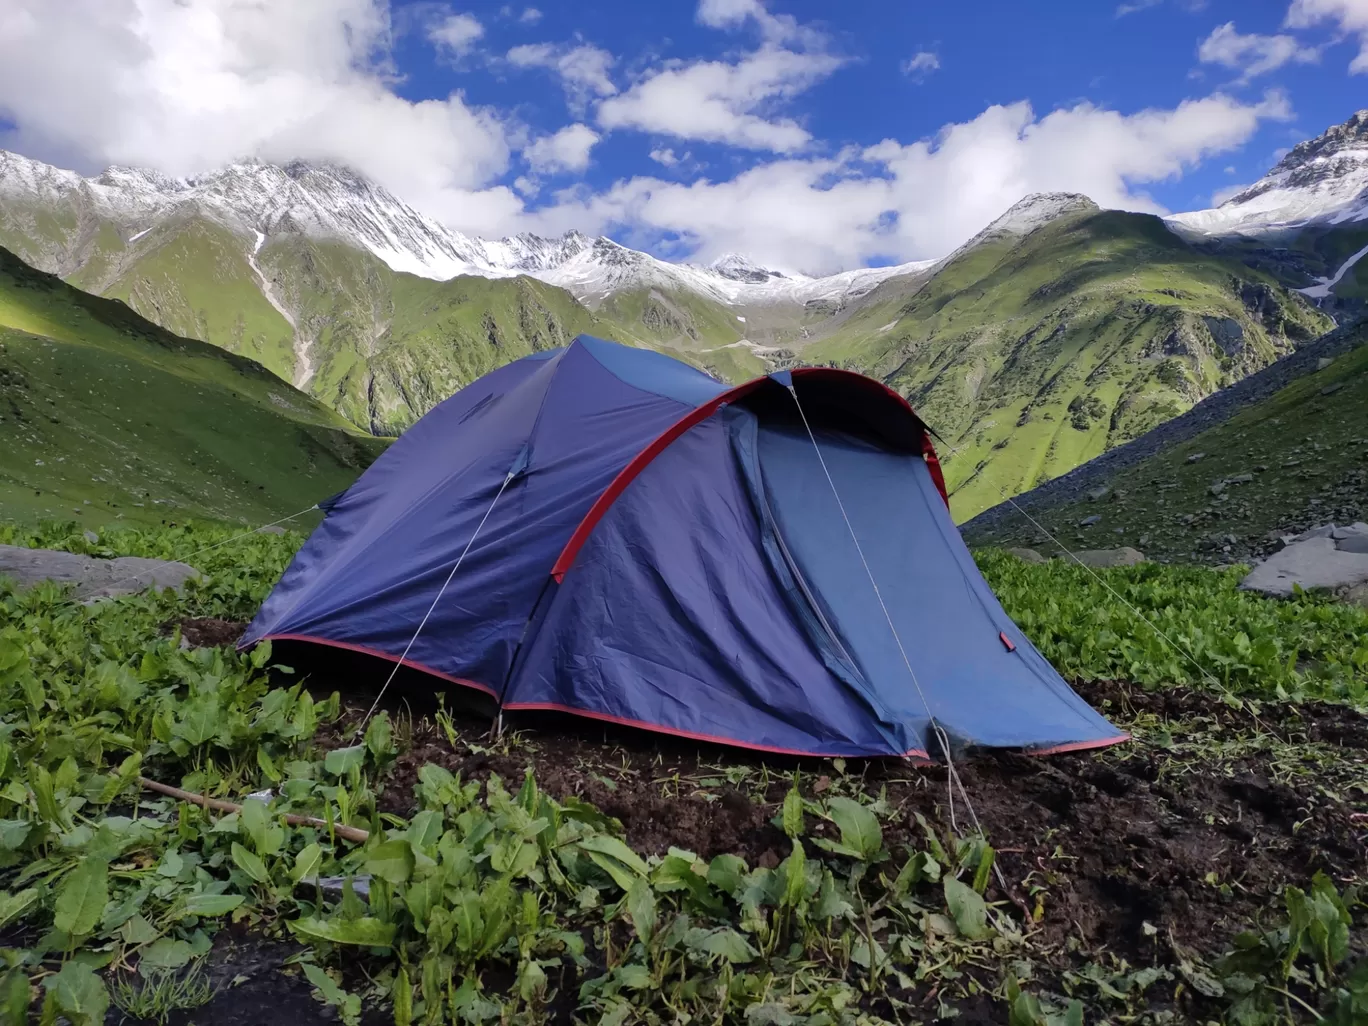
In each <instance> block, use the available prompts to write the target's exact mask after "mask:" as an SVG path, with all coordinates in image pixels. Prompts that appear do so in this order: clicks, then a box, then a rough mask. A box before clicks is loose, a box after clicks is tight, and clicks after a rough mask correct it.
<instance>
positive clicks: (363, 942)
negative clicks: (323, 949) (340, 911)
mask: <svg viewBox="0 0 1368 1026" xmlns="http://www.w3.org/2000/svg"><path fill="white" fill-rule="evenodd" d="M286 925H288V926H289V928H290V930H291V932H292V933H294V934H295V935H296V936H300V937H307V938H309V939H310V940H322V941H328V942H330V943H332V944H356V945H359V946H361V947H364V948H387V947H390V946H391V945H392V944H393V943H394V932H395V925H394V924H393V923H382V922H381V921H380V920H378V919H373V918H370V917H368V916H363V917H362V918H360V919H349V920H341V919H316V918H315V919H295V920H291V921H290V922H289V923H288V924H286Z"/></svg>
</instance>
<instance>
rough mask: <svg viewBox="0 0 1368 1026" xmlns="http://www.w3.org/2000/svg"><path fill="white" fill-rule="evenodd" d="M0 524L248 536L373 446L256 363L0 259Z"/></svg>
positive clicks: (369, 456)
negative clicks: (64, 520)
mask: <svg viewBox="0 0 1368 1026" xmlns="http://www.w3.org/2000/svg"><path fill="white" fill-rule="evenodd" d="M0 377H2V378H3V381H4V386H5V387H4V389H3V399H0V417H3V425H4V433H5V436H6V440H7V441H6V445H5V446H4V447H3V448H0V519H8V520H11V521H20V520H22V521H31V520H33V519H36V518H38V517H42V516H69V515H72V514H78V515H80V516H81V517H82V518H83V519H85V520H88V521H90V522H92V523H93V524H94V523H100V522H104V521H109V520H114V519H124V520H130V521H133V522H160V521H163V520H166V519H180V518H185V517H197V518H208V519H216V520H231V521H236V522H251V523H263V522H267V521H271V520H275V519H277V518H278V517H281V516H284V515H286V514H289V513H293V512H295V511H296V510H298V509H302V508H304V507H306V506H308V505H310V504H312V503H314V502H316V501H318V500H319V499H322V498H326V497H327V496H329V495H332V494H334V493H336V492H337V491H340V490H341V489H342V488H344V487H346V486H347V485H348V484H350V483H351V481H353V480H354V479H355V477H356V476H357V474H359V473H360V471H361V470H362V469H364V468H365V466H367V465H368V464H369V463H370V462H371V460H373V459H374V458H375V456H376V455H378V454H379V452H380V451H381V450H382V449H383V447H384V444H385V443H384V442H383V441H382V440H380V439H375V438H371V437H369V436H365V435H362V434H360V433H359V432H357V431H356V430H355V429H354V428H351V427H350V425H348V424H347V423H346V422H345V421H343V420H342V419H341V418H340V417H338V416H337V415H336V414H335V413H333V412H332V411H331V410H329V409H328V408H326V407H324V406H322V405H321V404H319V403H318V402H316V401H315V400H313V399H311V398H309V397H308V396H305V395H303V394H302V393H300V392H297V391H295V390H294V389H293V388H291V387H290V386H289V385H287V384H285V382H283V381H280V380H279V379H277V378H275V377H274V376H272V375H271V374H269V373H268V372H267V371H266V370H265V369H264V368H262V367H261V366H260V365H258V364H256V363H253V362H251V361H249V360H246V359H243V358H241V357H237V356H233V355H231V354H228V353H225V352H224V351H223V350H221V349H218V348H217V347H214V346H210V345H208V344H205V343H202V342H195V341H193V340H189V339H183V338H177V337H176V336H174V335H172V334H170V333H169V332H167V331H165V330H164V329H162V328H159V327H157V326H155V325H153V324H151V323H149V322H147V321H145V320H143V319H142V318H141V317H139V316H138V315H137V314H135V313H133V312H132V311H131V310H129V309H128V308H127V307H126V306H124V305H123V304H122V303H119V302H116V301H113V300H105V299H99V298H97V297H94V296H90V295H88V294H86V293H83V292H81V291H79V290H77V289H75V288H72V287H71V286H68V285H66V284H64V283H63V282H61V281H60V280H59V279H56V278H54V277H52V276H50V275H45V274H42V273H41V272H38V271H34V270H33V269H32V268H29V267H28V266H27V265H25V264H23V263H22V262H20V261H19V260H17V259H16V258H14V257H13V256H12V255H10V254H9V253H8V252H6V251H3V250H0Z"/></svg>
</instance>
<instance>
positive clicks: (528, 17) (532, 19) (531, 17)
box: [518, 7, 542, 25]
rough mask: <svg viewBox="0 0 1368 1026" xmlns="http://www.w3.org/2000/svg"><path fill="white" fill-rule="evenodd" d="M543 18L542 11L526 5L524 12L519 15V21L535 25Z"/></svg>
mask: <svg viewBox="0 0 1368 1026" xmlns="http://www.w3.org/2000/svg"><path fill="white" fill-rule="evenodd" d="M541 20H542V12H541V11H539V10H537V9H536V8H535V7H524V8H523V12H522V14H520V15H518V21H520V22H522V24H524V25H535V24H536V23H537V22H539V21H541Z"/></svg>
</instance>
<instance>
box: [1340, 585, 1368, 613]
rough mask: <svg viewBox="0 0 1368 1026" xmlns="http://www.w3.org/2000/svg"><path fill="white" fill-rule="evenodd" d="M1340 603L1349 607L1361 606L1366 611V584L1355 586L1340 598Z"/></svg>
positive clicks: (1367, 599) (1367, 600)
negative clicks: (1346, 603)
mask: <svg viewBox="0 0 1368 1026" xmlns="http://www.w3.org/2000/svg"><path fill="white" fill-rule="evenodd" d="M1340 601H1341V602H1348V603H1349V604H1350V605H1354V606H1362V607H1363V608H1364V609H1368V584H1356V585H1354V586H1353V587H1352V588H1350V589H1349V590H1348V591H1346V592H1345V593H1344V594H1343V595H1341V596H1340Z"/></svg>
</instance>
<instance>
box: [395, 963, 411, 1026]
mask: <svg viewBox="0 0 1368 1026" xmlns="http://www.w3.org/2000/svg"><path fill="white" fill-rule="evenodd" d="M390 1000H391V1001H392V1002H393V1003H394V1026H410V1024H411V1023H412V1022H413V984H412V983H410V982H409V974H408V970H407V969H405V968H404V967H403V966H400V967H399V971H398V972H397V973H395V974H394V986H393V987H392V988H391V990H390Z"/></svg>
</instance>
